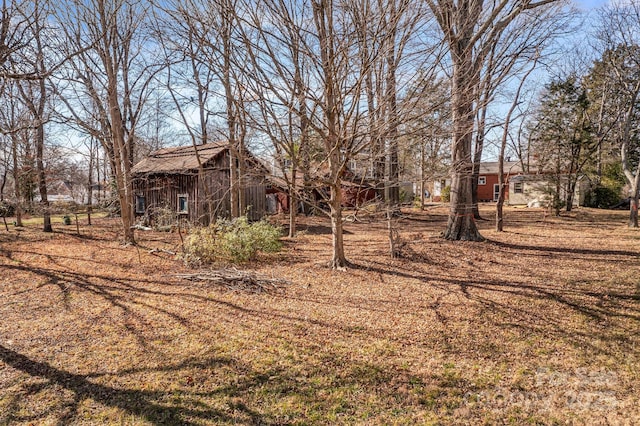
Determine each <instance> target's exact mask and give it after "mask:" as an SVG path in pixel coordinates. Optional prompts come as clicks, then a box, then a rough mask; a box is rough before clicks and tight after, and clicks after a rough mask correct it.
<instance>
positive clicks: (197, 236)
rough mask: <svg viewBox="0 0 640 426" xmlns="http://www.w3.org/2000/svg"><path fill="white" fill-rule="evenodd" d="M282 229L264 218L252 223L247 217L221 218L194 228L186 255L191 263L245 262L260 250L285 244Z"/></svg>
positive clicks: (276, 249)
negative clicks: (281, 240) (206, 225)
mask: <svg viewBox="0 0 640 426" xmlns="http://www.w3.org/2000/svg"><path fill="white" fill-rule="evenodd" d="M281 235H282V230H281V229H280V228H279V227H275V226H273V225H271V224H270V223H269V222H267V221H265V220H262V221H260V222H254V223H249V221H248V220H247V218H246V217H244V216H243V217H240V218H237V219H234V220H217V221H216V222H215V223H213V224H211V225H210V226H208V227H205V228H195V229H193V230H192V231H191V232H190V233H189V235H188V236H187V238H186V239H185V242H184V257H185V260H186V261H187V262H188V263H190V264H195V265H205V264H214V263H244V262H247V261H249V260H253V259H255V258H256V256H257V254H258V252H265V253H275V252H277V251H279V250H280V249H281V248H282V243H281V242H280V236H281Z"/></svg>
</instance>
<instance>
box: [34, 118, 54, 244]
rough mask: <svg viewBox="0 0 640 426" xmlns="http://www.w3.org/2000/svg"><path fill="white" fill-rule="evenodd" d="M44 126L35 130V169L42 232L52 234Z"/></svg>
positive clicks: (39, 125)
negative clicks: (45, 164) (36, 172)
mask: <svg viewBox="0 0 640 426" xmlns="http://www.w3.org/2000/svg"><path fill="white" fill-rule="evenodd" d="M43 157H44V124H43V123H40V124H38V127H37V129H36V169H37V171H38V190H39V192H40V207H41V208H42V215H43V224H42V230H43V231H44V232H53V228H52V226H51V211H50V208H49V200H48V198H47V175H46V172H45V169H44V158H43Z"/></svg>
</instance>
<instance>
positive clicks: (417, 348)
mask: <svg viewBox="0 0 640 426" xmlns="http://www.w3.org/2000/svg"><path fill="white" fill-rule="evenodd" d="M487 209H488V208H487ZM485 214H486V215H487V216H490V214H491V213H490V211H489V210H486V212H485ZM444 221H445V211H444V209H443V208H435V209H432V210H429V211H427V212H425V213H420V212H416V211H412V212H406V216H405V217H404V218H403V219H402V220H401V221H400V227H401V228H400V231H401V232H400V234H401V237H402V238H403V241H404V242H405V243H406V245H405V246H404V254H405V257H404V258H403V259H397V260H392V259H390V258H389V257H388V256H387V253H386V251H387V241H386V240H385V235H386V224H385V223H371V224H361V223H356V224H348V225H347V232H348V234H347V235H346V238H345V240H346V247H347V253H348V255H349V259H350V260H351V261H352V262H354V264H355V265H356V267H354V268H352V269H350V270H348V271H347V272H333V271H330V270H328V269H327V268H325V266H324V262H325V261H326V260H328V258H329V251H330V235H329V228H328V226H327V223H326V222H325V221H323V220H320V219H317V218H315V219H304V220H303V224H302V226H301V228H302V229H303V230H304V231H303V232H302V235H301V236H299V237H298V238H297V239H295V240H286V244H285V251H284V253H281V254H280V255H276V256H274V255H270V257H269V258H267V259H265V258H263V259H262V260H261V261H259V262H257V263H254V264H252V265H249V266H248V268H249V269H252V270H254V271H256V272H257V273H259V274H262V275H266V276H271V277H274V278H282V279H286V280H288V281H290V282H291V283H292V284H290V285H288V286H287V287H286V289H285V291H283V292H280V293H260V294H255V293H248V292H233V291H228V290H226V289H225V287H221V286H219V285H209V284H207V283H206V282H204V283H203V282H192V281H188V280H183V279H180V278H179V277H178V274H180V273H189V272H191V271H189V270H187V269H185V268H184V266H183V265H182V263H181V262H180V261H178V260H175V259H174V258H173V257H172V256H171V255H170V254H168V253H167V252H168V251H171V250H175V249H176V247H177V244H178V242H179V239H178V237H177V236H176V235H175V234H161V233H154V232H145V233H138V237H139V241H140V244H141V246H140V247H139V248H136V247H124V246H121V245H119V244H118V239H119V236H118V233H117V229H118V228H117V222H115V221H114V220H112V219H99V220H96V221H95V224H94V226H92V227H83V228H81V231H82V232H81V235H80V236H77V235H75V226H72V227H64V228H63V227H58V228H57V230H58V232H56V233H54V234H43V233H41V232H39V230H38V229H36V228H35V227H33V228H32V227H28V228H27V229H25V230H24V231H20V232H18V231H15V230H11V232H10V233H7V232H4V231H2V232H0V282H1V283H2V284H1V286H0V297H1V299H0V300H2V303H1V304H0V316H1V318H2V320H1V322H0V424H10V425H14V424H16V425H17V424H25V425H26V424H34V425H35V424H37V425H67V424H92V425H93V424H127V425H129V424H132V425H142V424H157V425H160V424H162V425H165V424H291V425H294V424H296V425H298V424H366V425H370V424H385V425H386V424H496V423H498V424H500V423H512V424H523V423H530V424H554V423H562V424H566V423H569V424H634V423H636V422H638V421H639V419H640V408H639V407H640V406H639V404H638V402H639V401H638V387H639V385H640V373H639V371H638V368H639V365H640V363H639V355H640V349H639V346H638V343H639V341H640V335H639V330H640V310H639V307H640V246H639V243H640V233H639V232H638V231H637V230H629V229H628V228H627V227H626V226H625V224H626V213H625V212H600V211H595V210H589V209H580V210H578V211H577V212H574V213H572V214H571V215H566V216H563V217H561V218H550V217H545V216H544V215H543V213H542V212H541V211H539V210H526V209H519V210H513V209H510V210H508V211H507V218H506V226H505V229H506V230H507V232H504V233H500V234H498V233H495V232H493V231H492V230H491V229H492V227H493V225H492V223H491V222H481V223H480V226H481V228H482V229H483V235H485V236H486V237H487V238H488V241H487V242H484V243H463V242H447V241H444V240H441V239H440V238H438V233H439V232H440V231H441V230H442V229H443V227H444ZM151 249H156V250H155V251H154V252H153V253H150V252H149V251H150V250H151ZM162 250H167V251H162Z"/></svg>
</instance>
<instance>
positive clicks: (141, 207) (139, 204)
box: [136, 195, 146, 214]
mask: <svg viewBox="0 0 640 426" xmlns="http://www.w3.org/2000/svg"><path fill="white" fill-rule="evenodd" d="M145 204H146V203H145V199H144V195H136V213H140V214H144V212H145V209H146V205H145Z"/></svg>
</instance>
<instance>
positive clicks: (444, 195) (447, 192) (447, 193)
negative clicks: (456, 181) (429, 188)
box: [440, 186, 451, 203]
mask: <svg viewBox="0 0 640 426" xmlns="http://www.w3.org/2000/svg"><path fill="white" fill-rule="evenodd" d="M440 197H441V199H442V202H444V203H448V202H450V201H451V187H450V186H445V187H444V188H443V189H442V192H441V193H440Z"/></svg>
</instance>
